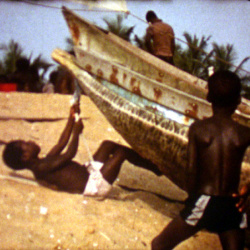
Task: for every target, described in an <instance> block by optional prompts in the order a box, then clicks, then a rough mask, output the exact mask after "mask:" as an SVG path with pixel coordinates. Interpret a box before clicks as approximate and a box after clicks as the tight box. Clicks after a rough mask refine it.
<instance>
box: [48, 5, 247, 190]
mask: <svg viewBox="0 0 250 250" xmlns="http://www.w3.org/2000/svg"><path fill="white" fill-rule="evenodd" d="M63 15H64V17H65V19H66V21H67V24H68V26H69V29H70V32H71V34H72V38H73V41H74V45H75V46H74V50H75V56H72V55H69V54H68V53H66V52H65V51H63V50H59V49H56V50H54V51H53V53H52V57H53V59H54V60H55V61H57V62H58V63H60V64H61V65H63V66H65V67H66V68H67V69H68V70H70V71H71V72H72V73H73V74H74V75H75V77H76V78H77V79H78V81H79V84H80V87H81V88H82V90H83V91H84V92H85V93H86V94H87V95H88V96H89V97H90V98H91V100H92V101H93V102H94V103H95V104H96V106H97V107H98V108H99V109H100V111H101V112H102V113H103V114H104V115H105V117H106V118H107V120H108V121H109V122H110V124H111V125H112V126H113V127H114V129H116V130H117V131H118V132H119V133H120V134H121V136H122V137H123V138H124V139H125V140H126V141H127V142H128V144H129V145H130V146H131V147H132V148H133V149H134V150H135V151H137V152H138V153H139V154H140V155H142V156H143V157H145V158H147V159H149V160H151V161H152V162H154V163H155V164H156V165H157V166H158V167H159V169H160V170H161V171H162V172H163V173H164V174H165V175H166V176H167V177H168V178H169V179H170V180H172V181H173V182H174V183H175V184H177V185H178V186H179V187H181V188H185V187H184V184H185V176H186V163H187V158H186V150H187V133H188V128H189V125H190V124H191V123H192V122H193V121H194V120H195V119H202V118H204V117H208V116H210V115H211V106H210V104H209V103H208V102H207V101H206V93H207V90H206V84H207V83H206V82H205V81H203V80H201V79H198V78H197V77H194V76H191V75H189V74H187V73H186V72H183V71H181V70H180V69H177V68H176V67H174V66H172V65H169V64H167V63H165V62H163V61H161V60H159V59H158V58H155V57H154V56H152V55H150V54H148V53H147V52H145V51H143V50H140V49H139V48H136V47H135V46H133V45H132V44H130V43H128V42H126V41H124V40H122V39H120V38H119V37H117V36H115V35H114V34H112V33H109V32H106V31H104V30H102V29H100V28H98V27H96V26H95V25H92V24H90V23H89V22H87V21H85V20H84V19H83V18H81V17H80V16H78V15H76V14H74V13H73V12H72V11H70V10H68V9H66V8H63ZM243 111H244V112H243ZM249 118H250V105H249V101H247V100H244V102H243V103H242V104H241V108H240V109H239V110H237V112H236V114H235V119H237V120H238V121H239V122H241V123H243V124H245V125H247V126H250V122H249V121H250V119H249ZM244 166H247V167H245V168H244V169H245V170H244V171H243V175H244V178H243V179H244V180H247V178H248V177H247V176H249V175H248V174H247V172H248V169H250V168H249V167H250V166H249V163H247V161H245V162H244Z"/></svg>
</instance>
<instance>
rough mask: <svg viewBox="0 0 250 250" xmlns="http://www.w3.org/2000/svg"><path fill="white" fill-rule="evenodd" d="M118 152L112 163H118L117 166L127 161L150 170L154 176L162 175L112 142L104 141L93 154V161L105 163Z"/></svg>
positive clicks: (123, 147) (145, 161)
mask: <svg viewBox="0 0 250 250" xmlns="http://www.w3.org/2000/svg"><path fill="white" fill-rule="evenodd" d="M118 150H119V154H118V155H116V160H114V161H113V162H114V163H115V162H119V164H122V162H123V161H124V160H128V161H129V162H130V163H132V164H134V165H136V166H138V167H141V168H144V169H147V170H150V171H152V172H154V173H155V174H156V175H162V173H161V171H160V170H159V169H158V167H157V166H156V165H155V164H153V163H152V162H151V161H149V160H147V159H144V158H142V157H141V156H140V155H139V154H137V153H136V152H135V151H134V150H132V149H130V148H128V147H126V146H123V145H120V144H117V143H115V142H112V141H104V142H103V143H102V144H101V146H100V147H99V149H98V150H97V151H96V153H95V154H94V159H95V160H96V161H100V162H105V163H106V161H108V160H109V159H110V158H112V157H114V155H115V154H116V153H117V152H118ZM105 165H106V164H105Z"/></svg>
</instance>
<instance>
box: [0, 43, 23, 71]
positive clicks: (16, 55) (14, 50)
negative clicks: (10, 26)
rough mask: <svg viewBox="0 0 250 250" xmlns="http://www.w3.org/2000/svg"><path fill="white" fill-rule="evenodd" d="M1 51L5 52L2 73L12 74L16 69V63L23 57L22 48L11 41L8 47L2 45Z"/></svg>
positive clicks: (0, 62)
mask: <svg viewBox="0 0 250 250" xmlns="http://www.w3.org/2000/svg"><path fill="white" fill-rule="evenodd" d="M0 50H2V51H4V52H5V53H4V58H3V60H2V61H0V73H1V74H5V75H7V74H10V73H13V72H14V71H15V69H16V66H15V65H16V61H17V60H18V59H20V58H21V57H22V56H23V49H22V47H21V46H20V45H19V44H18V43H16V42H14V40H11V41H10V42H9V44H8V45H6V44H0Z"/></svg>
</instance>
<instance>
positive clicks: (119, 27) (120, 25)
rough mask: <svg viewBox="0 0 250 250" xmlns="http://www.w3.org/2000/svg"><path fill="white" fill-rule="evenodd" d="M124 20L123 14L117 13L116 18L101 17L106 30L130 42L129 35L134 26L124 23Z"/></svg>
mask: <svg viewBox="0 0 250 250" xmlns="http://www.w3.org/2000/svg"><path fill="white" fill-rule="evenodd" d="M124 20H125V16H124V15H123V14H117V15H116V19H108V18H103V21H104V22H105V23H106V24H107V29H108V31H110V32H112V33H114V34H115V35H117V36H119V37H121V38H122V39H124V40H126V41H128V42H131V35H132V33H133V31H134V27H135V26H132V27H129V26H126V25H124Z"/></svg>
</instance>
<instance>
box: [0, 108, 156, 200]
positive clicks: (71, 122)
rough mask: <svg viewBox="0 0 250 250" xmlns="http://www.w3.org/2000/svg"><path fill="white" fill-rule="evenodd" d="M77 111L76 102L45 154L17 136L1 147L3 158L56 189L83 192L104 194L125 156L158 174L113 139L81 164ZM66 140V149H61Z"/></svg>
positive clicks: (140, 158) (146, 162)
mask: <svg viewBox="0 0 250 250" xmlns="http://www.w3.org/2000/svg"><path fill="white" fill-rule="evenodd" d="M77 112H79V105H74V106H72V107H71V109H70V115H69V118H68V121H67V124H66V127H65V129H64V130H63V132H62V134H61V136H60V139H59V141H58V143H57V144H56V145H55V146H54V147H53V148H52V149H51V150H50V152H49V153H48V154H47V155H46V156H45V157H44V158H39V157H38V155H39V152H40V147H39V146H38V145H37V144H36V143H35V142H33V141H23V140H16V141H11V142H9V143H7V145H6V147H5V149H4V151H3V160H4V162H5V163H6V164H7V165H8V166H9V167H10V168H12V169H14V170H21V169H29V170H31V171H32V172H33V174H34V176H35V178H36V179H37V180H38V181H45V182H47V183H48V184H53V185H55V186H56V187H57V188H58V189H59V190H63V191H67V192H71V193H83V194H84V195H86V196H102V197H105V196H107V194H108V193H109V191H110V190H111V187H112V184H113V182H114V181H115V179H116V178H117V176H118V174H119V171H120V168H121V165H122V163H123V161H124V160H128V161H129V162H130V163H132V164H134V165H137V166H140V167H142V168H145V169H148V170H151V171H153V172H154V173H155V174H157V175H161V172H160V171H159V170H158V168H157V166H155V165H154V164H153V163H151V162H150V161H148V160H146V159H143V158H142V157H141V156H140V155H138V154H137V153H136V152H134V151H133V150H132V149H130V148H128V147H125V146H123V145H119V144H117V143H114V142H112V141H104V142H103V143H102V144H101V146H100V147H99V148H98V150H97V151H96V153H95V154H94V156H93V159H94V161H93V162H88V163H86V164H84V165H83V166H82V165H81V164H79V163H78V162H75V161H73V160H72V159H73V158H74V156H75V155H76V152H77V149H78V141H79V135H80V134H81V133H82V130H83V123H82V120H81V119H79V120H78V121H75V114H76V113H77ZM70 137H71V140H70ZM69 140H70V142H69ZM67 144H68V148H67V150H66V151H65V152H64V153H62V151H63V149H64V148H65V147H66V145H67Z"/></svg>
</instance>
